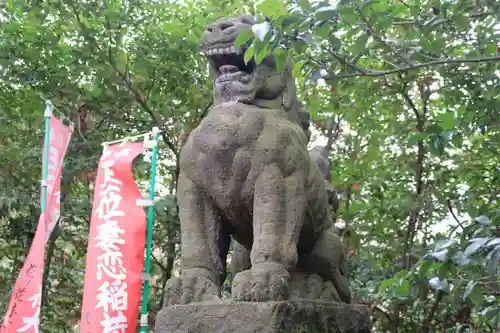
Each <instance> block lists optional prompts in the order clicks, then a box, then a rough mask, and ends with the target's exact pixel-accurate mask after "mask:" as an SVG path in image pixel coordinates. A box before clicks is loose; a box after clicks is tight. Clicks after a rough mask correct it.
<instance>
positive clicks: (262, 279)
mask: <svg viewBox="0 0 500 333" xmlns="http://www.w3.org/2000/svg"><path fill="white" fill-rule="evenodd" d="M289 282H290V273H288V271H287V270H286V269H285V268H284V267H283V266H282V265H279V264H270V263H265V264H257V265H254V266H253V267H252V268H251V269H249V270H247V271H243V272H239V273H238V274H236V275H235V277H234V279H233V286H232V291H231V294H232V298H233V299H234V300H237V301H248V302H265V301H282V300H286V299H288V295H289V287H288V284H289Z"/></svg>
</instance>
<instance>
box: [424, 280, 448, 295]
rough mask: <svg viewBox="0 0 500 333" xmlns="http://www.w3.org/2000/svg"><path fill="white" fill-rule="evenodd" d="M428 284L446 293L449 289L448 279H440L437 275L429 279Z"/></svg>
mask: <svg viewBox="0 0 500 333" xmlns="http://www.w3.org/2000/svg"><path fill="white" fill-rule="evenodd" d="M429 285H430V286H431V288H432V289H434V290H441V291H444V292H446V293H447V292H449V291H450V284H449V282H448V280H446V279H440V278H439V277H437V276H435V277H433V278H431V279H429Z"/></svg>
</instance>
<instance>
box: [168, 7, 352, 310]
mask: <svg viewBox="0 0 500 333" xmlns="http://www.w3.org/2000/svg"><path fill="white" fill-rule="evenodd" d="M254 23H256V22H255V20H254V19H253V18H252V17H250V16H248V15H242V16H239V17H236V18H223V19H220V20H218V21H217V22H215V23H213V24H211V25H209V26H208V27H207V29H206V31H205V33H204V34H203V37H202V41H201V49H202V51H203V52H204V53H205V55H206V57H207V60H208V62H209V64H210V68H211V73H212V78H213V80H214V81H213V82H214V106H213V107H212V108H211V109H210V110H209V111H208V113H207V114H206V115H205V117H204V118H203V120H202V121H201V122H200V124H199V125H198V126H197V127H196V128H195V129H194V130H193V131H192V132H191V133H190V135H189V137H188V139H187V140H186V142H185V145H184V146H183V148H182V150H181V153H180V156H179V166H180V173H179V178H178V186H177V199H178V205H179V217H180V223H181V271H182V273H181V275H180V276H178V277H172V278H171V279H170V280H169V281H168V283H167V285H166V305H175V304H189V303H191V302H198V301H215V300H218V299H220V287H221V285H222V283H223V282H224V280H225V278H226V259H227V255H228V251H229V245H230V240H231V238H232V239H233V241H235V242H237V243H238V244H239V245H238V246H235V250H234V251H233V258H235V259H234V261H233V263H232V266H233V267H232V272H233V274H234V277H233V280H232V288H231V291H232V298H233V299H234V300H238V301H255V302H263V301H284V300H290V299H291V298H293V292H292V290H291V288H290V287H291V286H293V284H294V283H293V282H294V281H295V280H296V279H295V278H294V276H293V275H294V274H295V273H296V272H298V273H300V274H306V275H307V274H314V275H317V276H319V277H321V279H323V280H325V281H329V282H330V284H329V285H330V286H331V288H330V289H332V288H333V289H335V290H334V292H332V293H331V294H332V295H337V296H338V298H339V299H340V300H342V301H343V302H345V303H350V301H351V292H350V290H349V286H348V282H347V258H346V255H345V249H344V248H343V244H342V241H341V239H340V237H339V235H338V234H337V233H336V228H335V227H334V225H333V218H332V214H331V212H330V205H332V201H335V200H336V199H335V197H334V196H332V195H330V194H329V193H328V192H327V190H326V188H325V178H327V179H328V176H329V164H328V158H327V157H328V156H327V155H325V154H322V152H321V151H320V150H317V151H316V153H314V152H312V153H310V152H309V151H308V150H307V143H308V140H309V135H310V131H309V118H308V115H307V113H306V112H303V111H302V108H301V106H300V102H299V101H298V99H297V95H296V86H295V81H294V78H293V75H292V73H291V70H290V68H289V66H288V65H287V66H285V70H284V71H277V69H276V62H275V60H274V58H273V57H272V56H267V57H265V58H264V59H263V61H262V62H260V63H259V64H256V63H255V62H253V61H250V62H248V63H245V61H244V56H243V53H244V51H245V49H246V48H247V45H244V46H242V47H241V48H238V49H236V48H235V47H234V42H235V39H236V38H237V36H238V34H239V33H240V32H242V31H244V30H247V29H251V28H252V25H253V24H254ZM320 168H321V170H320ZM313 285H317V284H315V283H314V284H313ZM296 287H297V288H301V287H302V285H300V284H297V285H296ZM303 293H305V294H307V293H308V292H307V291H305V290H304V291H303ZM323 295H325V293H323ZM332 297H333V296H332ZM320 299H321V298H320Z"/></svg>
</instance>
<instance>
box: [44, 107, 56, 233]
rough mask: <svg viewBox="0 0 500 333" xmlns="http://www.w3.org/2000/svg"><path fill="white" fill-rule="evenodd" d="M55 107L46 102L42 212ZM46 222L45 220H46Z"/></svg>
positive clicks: (45, 206) (45, 199) (45, 198)
mask: <svg viewBox="0 0 500 333" xmlns="http://www.w3.org/2000/svg"><path fill="white" fill-rule="evenodd" d="M53 109H54V107H53V106H52V103H51V102H50V101H46V102H45V113H44V118H45V139H44V147H43V164H42V165H43V170H42V207H41V212H42V214H43V212H44V211H45V209H46V208H47V186H48V184H47V181H48V178H49V146H50V118H51V117H52V110H53ZM44 223H45V222H44Z"/></svg>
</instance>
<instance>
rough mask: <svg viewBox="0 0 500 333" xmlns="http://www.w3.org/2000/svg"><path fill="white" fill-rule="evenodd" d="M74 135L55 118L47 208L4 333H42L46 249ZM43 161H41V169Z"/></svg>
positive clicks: (15, 288)
mask: <svg viewBox="0 0 500 333" xmlns="http://www.w3.org/2000/svg"><path fill="white" fill-rule="evenodd" d="M72 132H73V129H72V128H71V127H68V126H65V125H64V124H63V123H62V122H61V121H60V120H59V119H57V118H55V117H52V118H51V120H50V141H49V142H50V144H49V158H48V179H47V180H46V181H45V184H43V185H44V186H47V206H46V209H45V211H44V212H43V213H42V214H41V215H40V218H39V220H38V227H37V229H36V233H35V238H34V239H33V243H32V244H31V249H30V251H29V253H28V256H27V257H26V260H25V262H24V266H23V268H22V269H21V271H20V272H19V276H18V278H17V280H16V283H15V285H14V289H13V290H12V294H11V297H10V302H9V307H8V308H7V313H6V315H5V317H4V320H3V323H2V327H1V328H0V332H1V333H17V332H21V333H24V332H27V333H38V331H39V325H40V317H39V316H40V303H41V300H42V279H43V265H44V257H45V245H46V243H47V239H48V238H49V237H50V234H51V233H52V230H53V229H54V226H55V225H56V223H57V220H58V219H59V215H60V193H59V188H60V183H61V172H62V165H63V159H64V155H65V154H66V149H67V148H68V144H69V141H70V139H71V134H72ZM42 155H43V154H42ZM44 160H45V159H44V158H42V165H43V161H44ZM42 170H43V166H42Z"/></svg>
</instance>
